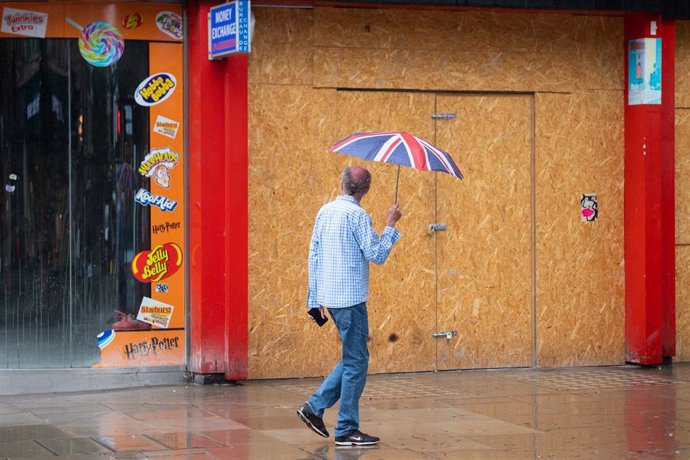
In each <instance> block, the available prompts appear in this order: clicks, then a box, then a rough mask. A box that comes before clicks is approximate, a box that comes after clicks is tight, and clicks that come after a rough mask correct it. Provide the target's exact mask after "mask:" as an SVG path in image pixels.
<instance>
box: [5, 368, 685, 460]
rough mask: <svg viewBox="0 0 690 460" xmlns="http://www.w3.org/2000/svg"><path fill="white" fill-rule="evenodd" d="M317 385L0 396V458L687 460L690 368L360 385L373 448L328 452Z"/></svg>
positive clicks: (495, 374) (423, 376) (447, 376)
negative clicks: (319, 430)
mask: <svg viewBox="0 0 690 460" xmlns="http://www.w3.org/2000/svg"><path fill="white" fill-rule="evenodd" d="M319 382H320V379H304V380H282V381H252V382H244V383H243V384H241V385H215V386H195V385H188V386H166V387H149V388H137V389H127V390H117V391H107V392H84V393H69V394H64V393H63V394H45V395H22V396H2V397H0V458H12V459H14V458H52V457H55V456H59V457H64V458H72V459H87V458H96V459H98V458H149V457H151V458H161V459H168V458H172V459H178V458H179V459H182V458H184V459H319V460H326V459H337V460H350V459H360V458H361V459H366V460H374V459H449V458H462V459H474V458H477V459H479V458H481V459H484V458H489V459H523V458H524V459H539V458H558V459H561V458H596V459H616V458H621V459H623V458H625V459H655V458H659V459H665V458H690V364H676V365H674V366H668V367H663V368H658V367H648V368H640V367H635V366H623V367H595V368H569V369H554V370H535V369H519V370H493V371H492V370H487V371H460V372H442V373H420V374H399V375H376V376H370V377H369V381H368V384H367V388H366V390H365V392H364V395H363V398H362V404H361V417H362V426H361V429H362V431H365V432H367V433H370V434H373V435H376V436H380V437H381V444H380V445H379V446H376V447H374V448H336V447H335V445H334V441H333V438H332V437H331V438H330V439H324V438H321V437H319V436H317V435H315V434H314V433H312V432H311V431H310V430H308V429H307V428H306V427H305V426H304V424H303V423H302V422H301V421H300V420H299V419H298V418H297V416H296V415H295V410H296V408H297V407H298V406H299V405H300V404H302V403H303V402H304V400H305V399H306V398H307V397H308V396H309V394H310V393H311V391H313V390H314V389H315V388H316V387H317V386H318V384H319ZM336 415H337V407H334V408H333V409H331V410H330V411H328V412H327V413H326V416H325V418H324V420H325V422H326V425H327V427H328V428H329V429H330V431H331V433H332V432H333V430H332V428H333V426H334V424H335V420H336Z"/></svg>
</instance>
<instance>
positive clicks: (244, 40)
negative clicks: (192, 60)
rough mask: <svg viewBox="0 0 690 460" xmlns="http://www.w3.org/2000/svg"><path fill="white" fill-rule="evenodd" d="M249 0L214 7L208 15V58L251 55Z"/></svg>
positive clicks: (237, 0)
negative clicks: (238, 54)
mask: <svg viewBox="0 0 690 460" xmlns="http://www.w3.org/2000/svg"><path fill="white" fill-rule="evenodd" d="M250 6H251V5H250V1H249V0H235V1H234V2H229V3H223V4H222V5H218V6H214V7H212V8H211V10H210V11H209V13H208V58H209V59H218V58H221V57H224V56H227V55H229V54H236V53H249V50H250V44H249V17H250V14H251V12H250V11H251V8H250Z"/></svg>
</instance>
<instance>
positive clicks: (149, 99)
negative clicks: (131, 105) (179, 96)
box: [134, 72, 177, 107]
mask: <svg viewBox="0 0 690 460" xmlns="http://www.w3.org/2000/svg"><path fill="white" fill-rule="evenodd" d="M176 87H177V80H175V76H174V75H172V74H169V73H165V72H160V73H157V74H154V75H151V76H149V77H148V78H146V79H145V80H144V81H142V82H141V83H139V86H137V89H136V90H135V91H134V100H135V101H136V103H137V104H139V105H142V106H144V107H149V106H152V105H156V104H160V103H161V102H163V101H165V100H166V99H167V98H169V97H170V96H172V94H173V93H174V92H175V88H176Z"/></svg>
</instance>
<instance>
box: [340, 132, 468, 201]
mask: <svg viewBox="0 0 690 460" xmlns="http://www.w3.org/2000/svg"><path fill="white" fill-rule="evenodd" d="M330 149H331V151H333V152H338V153H345V154H348V155H352V156H354V157H357V158H361V159H363V160H370V161H379V162H381V163H394V164H397V165H398V178H397V179H396V181H395V202H396V203H397V202H398V180H399V179H400V166H408V167H410V168H414V169H419V170H421V171H441V172H444V173H447V174H450V175H451V176H455V177H457V178H458V179H462V178H463V176H462V173H461V172H460V169H459V168H458V167H457V165H456V164H455V162H454V161H453V159H452V158H451V157H450V154H449V153H448V152H444V151H443V150H441V149H439V148H438V147H436V146H434V145H432V144H431V143H429V142H427V141H425V140H423V139H420V138H418V137H417V136H414V135H412V134H409V133H406V132H403V131H379V132H373V133H354V134H351V135H350V136H348V137H346V138H345V139H343V140H341V141H340V142H338V143H336V144H335V145H332V146H331V148H330Z"/></svg>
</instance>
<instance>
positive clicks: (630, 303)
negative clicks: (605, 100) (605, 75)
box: [625, 13, 675, 364]
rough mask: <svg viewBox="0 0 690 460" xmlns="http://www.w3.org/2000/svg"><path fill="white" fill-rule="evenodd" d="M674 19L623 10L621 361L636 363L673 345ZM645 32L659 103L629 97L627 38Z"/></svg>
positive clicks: (653, 360)
mask: <svg viewBox="0 0 690 460" xmlns="http://www.w3.org/2000/svg"><path fill="white" fill-rule="evenodd" d="M674 27H675V25H674V24H673V22H670V21H663V20H662V18H661V16H660V15H654V14H645V13H639V14H628V15H626V16H625V68H626V74H625V75H626V81H625V84H626V89H625V285H626V296H625V304H626V305H625V306H626V317H625V335H626V361H628V362H633V363H639V364H658V363H661V362H662V361H663V358H664V357H667V356H672V353H674V352H675V324H674V322H672V321H670V320H669V319H670V318H672V317H675V286H674V282H675V281H674V272H675V262H674V257H675V256H674V255H673V251H675V247H674V245H675V231H674V225H675V223H674V220H675V217H674V213H675V209H674V206H675V204H674V188H673V187H674V185H673V180H672V177H673V174H674V173H673V161H674V160H673V157H674V140H673V136H672V135H671V136H670V137H669V133H673V125H674V122H675V121H674V119H673V117H674V102H673V94H674V81H673V65H674V60H675V55H674V48H675V39H674V35H675V34H674ZM655 28H656V30H655ZM643 38H661V40H662V59H661V69H662V75H661V86H662V98H661V104H641V105H631V104H630V103H629V96H630V94H629V91H628V90H629V81H630V78H631V75H629V73H632V72H636V68H635V63H633V65H632V66H631V65H629V58H630V53H629V51H628V50H629V43H630V40H635V39H643ZM631 67H632V69H633V70H630V69H631ZM632 77H633V78H634V77H635V75H632ZM669 175H670V177H671V180H670V181H669ZM669 249H670V251H671V252H669ZM671 344H673V346H671ZM667 353H671V354H667Z"/></svg>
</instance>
